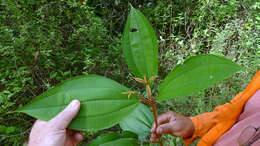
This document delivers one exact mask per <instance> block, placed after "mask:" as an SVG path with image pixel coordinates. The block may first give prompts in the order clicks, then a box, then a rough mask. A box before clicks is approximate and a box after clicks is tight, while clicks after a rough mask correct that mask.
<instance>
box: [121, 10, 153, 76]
mask: <svg viewBox="0 0 260 146" xmlns="http://www.w3.org/2000/svg"><path fill="white" fill-rule="evenodd" d="M122 47H123V54H124V57H125V59H126V62H127V64H128V67H129V68H130V70H131V71H132V72H133V73H134V75H135V76H136V77H139V78H144V76H146V77H148V78H150V77H151V76H155V75H157V73H158V42H157V39H156V36H155V32H154V30H153V28H152V26H151V24H150V23H149V22H148V21H147V19H146V18H145V16H144V15H143V14H142V13H141V12H140V11H138V10H136V9H134V8H133V7H132V8H131V11H130V14H129V16H128V19H127V22H126V26H125V29H124V34H123V42H122Z"/></svg>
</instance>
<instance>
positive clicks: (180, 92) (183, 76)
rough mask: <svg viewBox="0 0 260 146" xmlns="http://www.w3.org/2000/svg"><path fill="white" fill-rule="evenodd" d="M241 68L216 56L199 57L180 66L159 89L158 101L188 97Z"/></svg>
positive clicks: (190, 59)
mask: <svg viewBox="0 0 260 146" xmlns="http://www.w3.org/2000/svg"><path fill="white" fill-rule="evenodd" d="M240 69H241V67H240V66H238V65H237V64H235V63H234V62H232V61H230V60H228V59H226V58H223V57H218V56H214V55H198V56H194V57H191V58H189V59H187V60H186V61H185V62H184V63H183V64H181V65H178V66H177V67H175V68H174V70H173V71H172V72H171V73H170V74H169V75H168V76H167V77H166V78H165V80H164V81H163V82H162V84H161V86H160V88H159V96H158V100H167V99H171V98H174V97H179V96H188V95H191V94H194V93H196V92H198V91H200V90H202V89H205V88H208V87H210V86H211V85H213V84H215V83H217V82H218V81H221V80H223V79H225V78H227V77H229V76H231V75H232V74H233V73H235V72H237V71H238V70H240Z"/></svg>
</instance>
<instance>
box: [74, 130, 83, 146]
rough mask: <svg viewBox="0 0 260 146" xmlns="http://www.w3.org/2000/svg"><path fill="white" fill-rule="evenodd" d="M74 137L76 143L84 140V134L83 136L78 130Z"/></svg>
mask: <svg viewBox="0 0 260 146" xmlns="http://www.w3.org/2000/svg"><path fill="white" fill-rule="evenodd" d="M73 139H74V143H75V144H78V143H79V142H81V141H82V140H83V136H82V134H80V133H79V132H77V133H75V134H74V137H73Z"/></svg>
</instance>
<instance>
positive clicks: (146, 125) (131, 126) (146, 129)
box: [119, 104, 154, 139]
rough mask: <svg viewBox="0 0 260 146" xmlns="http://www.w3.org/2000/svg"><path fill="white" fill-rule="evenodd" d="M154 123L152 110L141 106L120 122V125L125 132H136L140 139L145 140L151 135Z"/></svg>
mask: <svg viewBox="0 0 260 146" xmlns="http://www.w3.org/2000/svg"><path fill="white" fill-rule="evenodd" d="M153 121H154V119H153V113H152V112H151V111H150V109H149V108H147V106H145V105H144V104H139V106H138V107H137V108H136V109H135V111H134V112H132V113H131V114H130V115H129V116H128V117H126V118H124V119H123V120H122V121H120V122H119V125H120V127H121V128H122V129H123V130H124V131H131V132H134V133H136V134H137V135H138V138H139V139H144V138H145V137H146V136H148V135H149V134H150V131H151V128H152V124H153Z"/></svg>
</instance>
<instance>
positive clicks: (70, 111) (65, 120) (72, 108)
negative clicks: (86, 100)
mask: <svg viewBox="0 0 260 146" xmlns="http://www.w3.org/2000/svg"><path fill="white" fill-rule="evenodd" d="M79 109H80V102H79V101H78V100H73V101H72V102H71V103H70V104H69V105H68V106H67V107H66V108H65V109H64V110H63V111H62V112H60V113H59V114H58V115H57V116H56V117H54V118H53V119H52V120H50V124H51V125H53V128H57V129H60V130H62V129H66V128H67V127H68V125H69V124H70V122H71V121H72V119H73V118H74V117H76V115H77V113H78V112H79Z"/></svg>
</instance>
